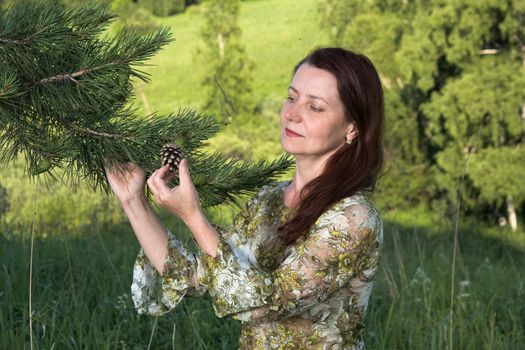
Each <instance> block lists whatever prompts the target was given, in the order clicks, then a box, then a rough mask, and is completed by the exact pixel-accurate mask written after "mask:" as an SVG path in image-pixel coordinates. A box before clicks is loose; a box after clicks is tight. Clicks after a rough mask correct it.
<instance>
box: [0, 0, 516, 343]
mask: <svg viewBox="0 0 525 350" xmlns="http://www.w3.org/2000/svg"><path fill="white" fill-rule="evenodd" d="M316 4H317V1H316V0H286V1H282V0H266V1H249V2H243V4H242V7H241V15H240V25H241V27H242V30H243V38H244V39H243V40H244V42H245V45H246V48H247V52H248V54H249V56H250V58H251V59H252V60H253V61H254V62H255V69H254V72H253V79H254V81H253V83H254V91H255V93H254V96H253V99H254V101H255V102H256V103H257V104H259V105H264V106H267V107H266V108H267V110H266V112H265V113H262V114H261V115H259V116H258V117H261V118H266V119H265V120H264V121H263V124H265V125H266V126H267V127H266V130H260V129H257V131H256V132H257V135H254V134H253V133H255V132H254V131H252V130H248V129H246V130H242V128H240V127H239V126H235V125H233V126H231V127H230V129H228V130H226V132H225V133H223V134H221V135H219V136H217V137H216V138H215V139H214V140H213V142H212V147H213V146H220V147H222V149H226V150H228V148H227V145H229V144H236V146H235V147H238V148H239V147H240V148H241V150H242V151H245V152H251V154H252V155H254V156H256V157H265V156H267V157H273V156H274V155H275V154H276V153H277V152H279V147H278V144H279V142H278V133H277V131H276V130H277V122H278V109H279V103H280V101H282V99H283V98H284V97H285V94H286V87H287V85H288V81H289V78H290V74H291V70H292V68H293V66H294V64H295V63H296V62H297V61H298V60H299V59H300V58H302V57H303V56H304V55H305V54H306V53H307V52H308V51H310V50H311V49H312V48H313V47H315V46H319V45H324V44H326V43H327V35H326V33H324V32H322V31H321V30H319V23H318V18H317V16H316V6H317V5H316ZM159 22H161V23H163V24H165V25H169V26H170V27H171V28H172V32H173V35H174V37H175V39H176V40H175V42H174V43H172V44H170V45H169V46H167V47H166V48H165V49H164V50H163V51H162V52H160V53H159V54H158V55H157V56H155V57H154V58H153V59H152V60H151V64H152V66H148V67H145V70H146V71H148V72H149V73H151V79H152V82H151V83H150V84H147V85H140V84H138V85H137V107H139V108H140V110H141V111H142V113H145V109H144V106H143V105H142V103H143V102H142V101H143V96H145V98H146V100H147V101H148V103H149V105H150V108H151V109H152V110H154V111H159V112H161V113H168V112H171V111H177V110H178V109H179V108H181V107H193V108H197V109H198V108H200V106H201V104H202V101H203V96H202V94H201V87H200V80H201V79H202V77H203V75H204V72H205V70H204V66H205V62H200V61H199V59H198V58H197V54H196V52H197V48H198V45H199V42H200V38H199V30H200V26H201V25H202V18H201V14H200V12H199V8H198V7H192V8H191V9H190V10H189V11H188V12H187V13H185V14H183V15H180V16H175V17H171V18H166V19H159ZM235 128H236V129H235ZM250 133H252V134H250ZM252 136H253V139H251V137H252ZM254 140H255V141H254ZM261 140H264V142H261ZM239 144H242V146H239ZM242 147H244V148H242ZM234 212H235V210H234V209H231V208H229V209H221V208H219V209H216V210H213V211H212V217H213V218H214V219H215V220H213V221H214V222H218V223H223V224H224V223H227V222H228V221H229V220H230V219H231V216H232V215H233V213H234ZM164 219H165V221H166V222H168V223H169V227H170V229H171V230H172V231H173V232H177V233H178V235H179V236H180V237H181V238H182V240H183V241H185V242H187V243H189V242H190V241H189V240H188V233H187V231H185V228H184V227H182V226H181V225H180V224H179V223H177V222H176V221H174V220H173V219H169V218H167V217H164ZM30 232H31V230H30V228H29V227H21V228H17V229H16V230H14V229H13V228H7V227H5V226H1V225H0V349H28V348H29V339H30V328H29V324H30V321H29V315H30V313H29V312H30V311H29V309H30V308H29V299H30V295H31V301H32V304H31V315H32V327H33V330H32V334H33V348H34V349H129V350H138V349H148V348H149V349H236V348H237V339H238V337H239V331H240V323H239V322H237V321H234V320H231V319H218V318H217V317H216V316H215V315H214V313H213V310H212V307H211V303H210V300H209V299H208V297H203V298H198V299H192V298H187V299H186V300H184V301H183V302H182V304H181V305H179V306H178V307H177V308H176V309H175V310H174V311H173V312H171V313H170V314H168V315H166V316H164V317H161V318H158V319H157V318H152V317H148V316H141V315H138V314H137V313H136V312H135V311H134V309H133V306H132V302H131V299H130V292H129V286H130V283H131V273H132V266H133V261H134V258H135V256H136V254H137V252H138V247H139V246H138V243H137V241H136V239H135V238H134V235H133V233H132V232H131V229H130V227H129V226H128V225H127V224H122V225H116V226H111V227H102V226H101V225H98V224H96V223H92V226H90V227H84V228H83V229H82V230H80V229H79V230H71V231H70V232H62V231H61V232H57V233H56V234H47V235H46V236H43V235H40V234H38V232H37V233H36V234H35V238H34V241H33V244H34V246H33V248H34V252H33V255H32V256H33V262H32V263H33V268H32V287H31V288H30V287H29V281H30V265H29V264H30V260H31V234H30ZM384 237H385V242H384V255H383V260H382V263H381V268H380V271H379V274H378V276H377V279H376V285H375V287H374V290H373V293H372V298H371V301H370V305H369V309H368V313H367V318H366V330H365V337H366V342H367V347H368V349H447V348H449V345H450V344H452V347H453V348H454V349H476V350H477V349H487V350H488V349H509V350H511V349H512V350H514V349H525V303H524V302H523V300H524V299H525V274H524V273H523V271H524V270H525V233H523V232H519V233H515V234H512V233H510V232H508V231H507V230H505V229H503V228H488V227H484V226H480V225H479V224H477V223H473V222H469V221H468V220H466V219H461V225H460V229H459V235H458V238H459V240H458V250H457V260H456V266H455V279H454V284H453V285H452V270H453V267H452V252H453V242H454V224H453V223H451V222H450V221H449V220H443V218H435V217H433V216H432V215H430V214H428V213H424V212H423V213H422V212H417V211H415V212H404V213H386V214H385V232H384ZM452 286H453V287H454V288H452ZM452 289H453V290H454V292H453V293H451V291H452ZM30 291H31V293H30ZM452 303H453V305H454V307H453V308H451V305H452ZM451 317H452V321H451ZM451 325H452V332H451ZM450 335H452V338H450Z"/></svg>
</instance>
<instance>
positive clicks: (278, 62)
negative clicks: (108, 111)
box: [137, 0, 328, 117]
mask: <svg viewBox="0 0 525 350" xmlns="http://www.w3.org/2000/svg"><path fill="white" fill-rule="evenodd" d="M316 14H317V0H286V1H282V0H265V1H248V2H243V3H242V7H241V12H240V15H239V25H240V27H241V29H242V38H243V43H244V45H245V47H246V50H247V54H248V56H249V58H250V59H251V60H253V61H254V62H255V68H254V71H253V79H254V81H253V83H254V91H255V94H254V95H255V96H254V98H255V100H257V101H258V100H261V99H264V98H268V97H269V96H274V97H278V98H279V99H281V100H282V99H284V97H285V94H286V89H287V87H288V83H289V79H290V77H291V72H292V69H293V66H294V65H295V63H297V61H299V60H300V59H301V58H302V57H303V56H305V55H306V54H307V53H308V52H309V51H310V50H311V49H313V48H314V47H316V46H320V45H326V44H327V40H328V36H327V35H326V34H325V33H324V32H323V31H320V30H319V20H318V17H317V16H316ZM158 22H159V24H163V25H166V26H169V27H170V28H171V32H172V33H173V37H174V38H175V41H174V42H173V43H171V44H169V45H167V46H166V47H165V48H164V49H163V50H162V51H161V52H160V53H159V54H157V55H156V56H155V57H154V58H153V59H151V61H150V63H151V64H152V66H150V67H146V69H144V70H145V71H147V72H149V73H150V74H151V80H152V81H151V83H149V84H147V85H146V86H144V88H143V89H144V92H145V94H146V96H147V98H148V100H149V102H150V105H151V107H152V109H153V110H158V111H159V112H162V113H168V112H170V111H176V110H177V109H178V108H179V107H193V108H198V107H200V105H201V103H202V100H203V96H202V94H201V86H200V81H201V80H202V77H203V74H204V70H205V69H204V64H205V62H203V61H201V60H200V58H199V57H198V56H197V49H198V47H199V46H200V45H202V39H201V37H200V33H199V32H200V30H201V27H202V15H201V13H200V8H199V7H198V6H194V7H190V9H189V10H188V11H187V13H185V14H183V15H180V16H173V17H169V18H159V19H158ZM137 100H140V99H139V98H137ZM276 117H277V116H276Z"/></svg>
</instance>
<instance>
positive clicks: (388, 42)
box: [327, 0, 525, 229]
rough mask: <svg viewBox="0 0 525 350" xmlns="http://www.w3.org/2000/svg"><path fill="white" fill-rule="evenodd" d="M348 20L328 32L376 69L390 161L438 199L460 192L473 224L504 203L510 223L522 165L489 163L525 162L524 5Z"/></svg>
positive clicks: (426, 6)
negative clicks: (429, 186)
mask: <svg viewBox="0 0 525 350" xmlns="http://www.w3.org/2000/svg"><path fill="white" fill-rule="evenodd" d="M327 2H329V3H331V4H332V6H339V7H340V6H343V5H342V4H343V3H346V1H342V0H330V1H327ZM334 4H335V5H334ZM352 11H353V12H351V13H350V14H348V15H346V16H344V18H343V19H341V21H343V20H344V21H345V22H344V23H341V22H337V23H336V24H334V26H336V27H337V28H342V29H339V31H338V37H339V38H340V39H339V40H341V42H343V43H344V45H346V46H349V47H352V48H354V49H357V50H359V51H362V52H365V53H366V54H367V55H369V56H370V57H371V58H372V60H373V61H374V62H375V63H376V65H377V66H378V69H379V71H380V74H381V78H382V81H383V85H384V86H385V90H386V95H387V105H386V115H387V126H388V128H389V129H390V130H389V131H388V132H387V134H388V136H389V137H390V141H389V147H390V148H391V153H394V154H396V161H398V162H399V163H401V164H403V165H406V166H408V167H414V166H418V165H420V166H421V167H422V168H423V169H425V170H424V173H425V174H426V175H423V176H426V177H427V179H428V176H429V175H432V176H434V177H435V178H434V179H433V180H432V183H434V190H433V191H432V192H431V193H430V195H431V196H432V197H433V198H434V199H439V198H443V199H447V200H448V201H449V203H451V204H456V203H455V200H456V190H457V189H458V188H460V189H461V190H462V195H463V199H464V201H465V202H464V204H465V205H464V207H466V209H467V210H468V211H470V212H472V213H477V214H483V213H484V212H485V211H486V210H487V209H486V208H488V207H491V206H494V205H498V204H497V203H504V202H506V203H507V215H508V216H509V222H511V223H512V222H513V220H512V219H511V217H512V216H514V217H516V213H515V209H516V208H517V207H519V205H520V203H521V202H522V200H523V199H522V195H521V190H520V189H519V188H517V187H516V186H513V185H512V184H515V183H516V182H515V181H511V180H510V178H514V176H519V174H521V173H522V171H523V167H525V163H523V162H522V163H515V166H512V167H505V166H501V165H499V166H498V163H495V161H496V160H497V159H498V158H499V160H500V161H501V160H503V159H507V160H509V161H510V160H515V161H516V162H517V161H519V160H520V159H521V157H522V156H521V152H523V151H522V149H523V140H524V138H525V129H524V123H525V118H524V115H525V109H524V108H523V106H524V103H525V96H524V93H523V91H525V89H524V85H523V84H524V81H525V79H524V70H523V67H524V64H525V56H524V55H525V44H524V40H525V37H524V32H523V19H524V18H525V16H524V14H525V2H523V1H517V0H516V1H506V2H497V1H492V0H484V1H476V2H474V1H468V0H461V1H452V0H441V1H438V2H430V1H423V0H419V1H414V2H406V1H400V0H392V1H387V2H384V1H368V2H366V3H365V2H362V3H358V5H356V6H355V7H353V8H352ZM337 18H339V17H336V19H337ZM497 154H499V155H500V157H498V156H496V155H497ZM465 165H466V166H465ZM487 167H491V168H492V169H493V170H492V171H490V172H489V173H490V174H491V176H488V175H487V173H484V172H483V171H482V170H481V169H484V170H486V169H487ZM504 169H505V170H504ZM509 172H510V174H509ZM394 173H395V172H394ZM464 173H465V178H464V181H463V183H461V184H460V179H461V178H462V175H463V174H464ZM397 175H399V174H397ZM416 176H417V175H416ZM399 180H401V179H400V178H396V179H391V184H394V183H397V182H398V181H399ZM423 183H428V182H427V181H423ZM505 184H506V185H505ZM496 188H498V190H496ZM428 195H429V193H428V192H427V194H426V195H425V197H427V196H428ZM508 203H510V205H509V204H508ZM454 206H455V205H454ZM488 211H489V212H491V211H492V210H488ZM515 228H516V225H514V224H513V229H515Z"/></svg>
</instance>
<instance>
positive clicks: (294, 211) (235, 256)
mask: <svg viewBox="0 0 525 350" xmlns="http://www.w3.org/2000/svg"><path fill="white" fill-rule="evenodd" d="M294 73H295V74H294V77H293V80H292V82H291V84H290V86H289V88H288V98H287V99H286V101H285V102H284V104H283V106H282V109H281V118H280V121H281V144H282V147H283V149H284V150H285V151H286V152H288V153H290V154H292V155H293V156H294V157H295V161H296V172H295V175H294V177H293V179H292V180H291V181H285V182H279V183H274V184H272V185H269V186H265V187H263V189H262V190H261V191H260V192H259V193H258V194H257V195H255V196H254V197H253V198H252V199H251V200H250V201H249V202H248V204H247V207H246V210H245V211H244V212H241V213H240V214H239V215H237V216H236V217H235V218H234V220H233V223H232V225H231V226H230V227H228V228H227V229H221V228H218V227H214V226H212V225H211V224H210V223H209V222H208V220H207V219H206V217H205V216H204V215H203V213H202V211H201V208H200V206H199V199H198V195H197V192H196V190H195V187H194V185H193V183H192V181H191V177H190V174H189V171H188V165H187V162H186V160H183V161H182V162H181V164H180V168H179V179H180V185H179V186H176V187H174V188H169V187H168V185H167V184H168V183H169V181H170V180H171V179H172V177H173V176H174V175H172V174H170V172H169V170H168V167H167V166H165V167H162V168H160V169H158V170H157V171H156V172H155V173H154V174H153V175H152V176H151V177H150V178H149V179H148V181H147V184H148V186H149V188H150V189H151V192H152V193H153V195H154V197H155V200H156V201H157V202H158V204H159V205H161V206H163V207H165V208H167V209H168V210H170V211H171V212H172V213H174V214H175V215H177V216H178V217H179V218H180V219H181V220H183V221H184V223H185V224H186V225H187V226H188V228H189V230H190V231H191V233H192V234H193V236H194V238H195V241H196V242H197V244H198V246H199V247H200V248H201V250H202V251H200V252H199V253H197V254H195V253H192V252H190V251H188V250H187V249H186V248H185V247H184V246H182V245H181V243H180V242H179V241H177V240H176V239H175V238H174V237H173V236H172V235H171V233H170V232H168V231H167V230H166V229H165V228H164V227H163V225H162V224H161V223H160V221H159V219H158V218H157V216H156V215H155V214H154V212H153V211H152V209H151V207H150V206H149V204H148V202H147V200H146V199H145V197H144V193H143V187H144V181H145V175H144V171H142V170H141V169H140V168H137V167H136V166H134V165H132V164H128V169H129V171H127V172H124V173H123V174H120V175H119V173H117V172H114V171H112V170H111V169H106V173H107V176H108V180H109V182H110V185H111V187H112V189H113V191H114V192H115V194H116V195H117V197H118V198H119V199H120V201H121V203H122V206H123V208H124V210H125V212H126V214H127V216H128V218H129V220H130V222H131V225H132V227H133V230H134V231H135V233H136V235H137V238H138V240H139V241H140V244H141V246H142V250H141V252H140V254H139V256H138V258H137V261H136V264H135V268H134V277H133V284H132V296H133V300H134V302H135V306H136V308H137V309H138V312H140V313H148V314H162V313H164V312H167V311H169V310H170V309H172V308H173V307H175V306H176V305H177V303H178V302H179V301H180V300H181V299H182V298H183V296H184V295H190V296H198V295H202V294H203V293H204V292H206V291H208V292H209V294H210V296H211V297H212V301H213V307H214V310H215V313H216V314H217V315H218V316H219V317H223V316H226V315H230V316H232V317H234V318H236V319H238V320H241V321H243V327H242V334H241V338H240V341H239V344H240V348H241V349H277V348H279V349H364V342H363V339H362V329H363V321H364V316H365V311H366V308H367V304H368V299H369V296H370V291H371V287H372V281H373V279H374V276H375V273H376V270H377V266H378V262H379V257H380V249H381V243H382V221H381V219H380V217H379V214H378V212H377V210H376V209H375V207H374V205H373V204H372V202H371V199H370V194H371V192H372V189H373V188H374V185H375V181H376V178H377V176H378V173H379V171H380V168H381V165H382V160H383V156H382V135H383V94H382V89H381V84H380V81H379V77H378V75H377V72H376V70H375V69H374V67H373V65H372V63H371V62H370V61H369V60H368V59H367V58H366V57H365V56H362V55H359V54H355V53H353V52H350V51H347V50H344V49H340V48H321V49H317V50H315V51H313V52H312V53H310V54H309V55H308V56H307V57H305V58H304V59H303V60H301V61H300V62H299V63H298V64H297V66H296V67H295V70H294Z"/></svg>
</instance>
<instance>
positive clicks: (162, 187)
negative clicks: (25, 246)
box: [148, 168, 170, 199]
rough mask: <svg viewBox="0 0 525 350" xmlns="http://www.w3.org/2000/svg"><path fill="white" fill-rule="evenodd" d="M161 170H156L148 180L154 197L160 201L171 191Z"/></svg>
mask: <svg viewBox="0 0 525 350" xmlns="http://www.w3.org/2000/svg"><path fill="white" fill-rule="evenodd" d="M161 169H162V168H161ZM161 169H157V170H155V172H154V173H153V174H152V175H151V177H150V178H149V179H148V187H149V188H150V190H151V192H152V193H153V195H155V196H156V197H157V198H159V199H160V198H164V195H165V194H166V193H167V192H168V191H169V190H170V188H169V187H168V185H167V184H166V183H165V182H164V180H163V179H162V176H161Z"/></svg>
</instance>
